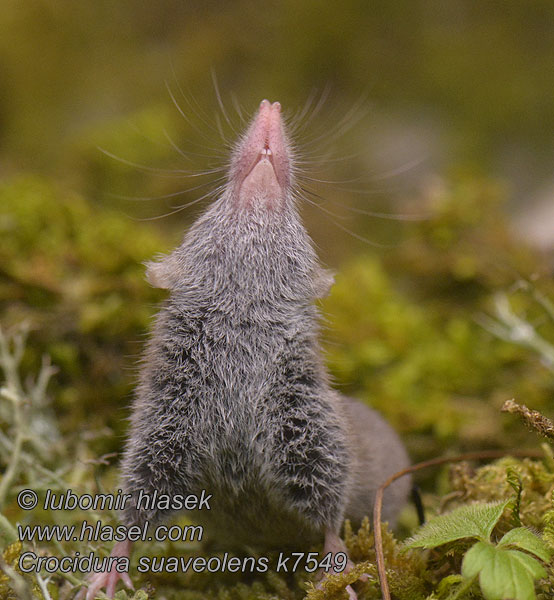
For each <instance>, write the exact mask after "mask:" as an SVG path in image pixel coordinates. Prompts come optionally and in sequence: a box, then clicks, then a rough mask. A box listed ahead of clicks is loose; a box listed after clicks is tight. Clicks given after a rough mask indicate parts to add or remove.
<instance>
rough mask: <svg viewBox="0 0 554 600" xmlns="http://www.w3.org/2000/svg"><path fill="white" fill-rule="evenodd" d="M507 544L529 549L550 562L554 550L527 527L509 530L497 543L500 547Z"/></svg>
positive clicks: (528, 550)
mask: <svg viewBox="0 0 554 600" xmlns="http://www.w3.org/2000/svg"><path fill="white" fill-rule="evenodd" d="M505 546H516V547H517V548H521V549H522V550H527V552H530V553H531V554H534V555H535V556H538V557H539V558H540V559H541V560H543V561H544V562H548V561H549V560H550V557H551V555H552V550H550V548H549V547H548V545H547V544H546V543H545V542H544V541H543V540H542V539H541V538H540V537H539V536H538V535H535V534H534V533H533V532H532V531H530V530H529V529H526V528H525V527H516V529H511V530H510V531H508V533H507V534H506V535H505V536H504V537H503V538H502V539H501V540H500V541H499V542H498V545H497V547H498V548H503V547H505Z"/></svg>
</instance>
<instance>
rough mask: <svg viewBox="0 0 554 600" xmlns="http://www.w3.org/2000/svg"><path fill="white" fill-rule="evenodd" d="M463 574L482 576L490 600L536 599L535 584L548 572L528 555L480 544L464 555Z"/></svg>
mask: <svg viewBox="0 0 554 600" xmlns="http://www.w3.org/2000/svg"><path fill="white" fill-rule="evenodd" d="M462 575H463V576H464V577H466V578H469V579H473V578H474V577H476V576H477V575H478V576H479V585H480V586H481V591H482V592H483V596H484V597H485V598H486V600H506V599H509V600H536V595H535V584H534V581H535V580H536V579H539V578H540V577H545V576H546V570H545V569H544V567H543V566H542V565H541V564H540V563H539V561H538V560H536V559H535V558H533V557H531V556H529V555H528V554H525V553H524V552H520V551H519V550H507V549H505V548H499V547H498V546H493V545H491V544H488V543H485V542H477V543H476V544H475V545H474V546H473V547H472V548H470V549H469V550H468V551H467V553H466V555H465V556H464V560H463V562H462Z"/></svg>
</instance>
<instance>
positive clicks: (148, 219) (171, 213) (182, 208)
mask: <svg viewBox="0 0 554 600" xmlns="http://www.w3.org/2000/svg"><path fill="white" fill-rule="evenodd" d="M224 188H225V186H222V185H221V186H218V187H217V188H215V189H213V190H211V191H209V192H207V193H206V194H204V195H203V196H200V197H199V198H196V199H195V200H191V201H190V202H187V203H186V204H182V205H181V206H178V207H176V208H175V209H174V210H172V211H170V212H168V213H165V214H163V215H158V216H156V217H145V218H140V219H136V220H137V221H158V220H160V219H165V218H166V217H171V216H173V215H176V214H177V213H179V212H181V211H182V210H185V209H186V208H189V207H191V206H193V205H194V204H198V203H199V202H202V200H205V199H206V198H209V197H210V196H213V195H216V194H218V193H219V192H220V191H221V190H222V189H224Z"/></svg>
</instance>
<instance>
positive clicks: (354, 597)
mask: <svg viewBox="0 0 554 600" xmlns="http://www.w3.org/2000/svg"><path fill="white" fill-rule="evenodd" d="M344 589H345V590H346V591H347V592H348V598H350V600H358V596H357V595H356V592H355V591H354V590H353V589H352V586H350V585H347V586H346V587H345V588H344Z"/></svg>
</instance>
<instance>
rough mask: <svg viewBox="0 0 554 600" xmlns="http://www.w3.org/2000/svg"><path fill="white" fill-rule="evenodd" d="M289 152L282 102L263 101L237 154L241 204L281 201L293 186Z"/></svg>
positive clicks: (235, 169)
mask: <svg viewBox="0 0 554 600" xmlns="http://www.w3.org/2000/svg"><path fill="white" fill-rule="evenodd" d="M289 154H290V151H289V145H288V141H287V139H286V136H285V132H284V129H283V122H282V118H281V105H280V104H279V102H273V103H271V102H269V100H263V101H262V102H261V103H260V108H259V110H258V114H257V115H256V117H255V118H254V120H253V121H252V123H251V125H250V127H249V128H248V130H247V132H246V134H245V136H244V137H243V139H242V140H241V141H240V142H239V144H238V146H237V149H236V151H235V155H234V160H233V170H232V173H233V177H234V179H235V187H234V189H235V193H236V196H237V198H238V202H239V204H240V205H241V206H246V205H251V204H253V203H257V202H265V203H267V204H268V205H269V206H276V205H279V204H280V202H279V201H280V200H282V199H283V197H284V193H285V191H286V190H287V189H288V187H289V186H290V156H289Z"/></svg>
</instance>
